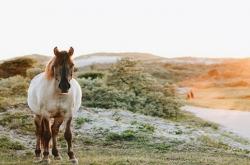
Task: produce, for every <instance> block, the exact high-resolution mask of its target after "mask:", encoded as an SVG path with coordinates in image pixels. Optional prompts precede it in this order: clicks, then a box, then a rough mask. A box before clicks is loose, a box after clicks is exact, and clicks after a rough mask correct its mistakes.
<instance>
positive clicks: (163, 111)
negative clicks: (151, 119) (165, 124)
mask: <svg viewBox="0 0 250 165" xmlns="http://www.w3.org/2000/svg"><path fill="white" fill-rule="evenodd" d="M85 75H86V73H85ZM96 75H98V74H96ZM79 77H80V78H78V81H79V83H80V85H81V87H82V91H83V105H84V106H88V107H99V108H122V109H127V110H130V111H133V112H140V113H143V114H146V115H152V116H159V117H165V118H171V117H176V116H177V115H178V112H179V108H180V106H181V102H180V101H179V99H178V98H177V97H176V96H175V93H174V90H173V89H172V87H171V86H170V85H168V84H165V85H162V84H160V83H159V82H157V81H156V79H155V78H154V77H152V76H151V75H150V74H148V73H146V72H145V71H144V68H143V67H140V66H139V65H138V63H137V62H135V61H130V60H128V59H124V60H121V61H120V62H118V63H117V64H115V65H113V66H112V67H111V68H110V70H109V72H108V73H107V75H106V76H102V77H98V76H97V78H94V79H93V78H92V77H91V78H85V77H84V76H81V75H80V76H79Z"/></svg>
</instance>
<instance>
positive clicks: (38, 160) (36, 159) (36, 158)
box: [33, 157, 42, 163]
mask: <svg viewBox="0 0 250 165" xmlns="http://www.w3.org/2000/svg"><path fill="white" fill-rule="evenodd" d="M41 161H42V158H41V157H35V158H34V161H33V162H34V163H40V162H41Z"/></svg>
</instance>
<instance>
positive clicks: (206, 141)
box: [198, 135, 231, 150]
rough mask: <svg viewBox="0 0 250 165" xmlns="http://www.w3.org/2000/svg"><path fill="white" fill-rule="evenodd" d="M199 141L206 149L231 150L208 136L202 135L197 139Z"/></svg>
mask: <svg viewBox="0 0 250 165" xmlns="http://www.w3.org/2000/svg"><path fill="white" fill-rule="evenodd" d="M198 140H199V141H201V142H202V143H204V144H205V145H206V146H208V147H213V148H223V149H226V150H228V149H231V147H230V146H228V145H227V144H225V143H223V142H221V141H217V140H214V139H212V138H211V137H209V136H206V135H202V136H200V137H199V138H198Z"/></svg>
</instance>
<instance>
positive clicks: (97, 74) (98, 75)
mask: <svg viewBox="0 0 250 165" xmlns="http://www.w3.org/2000/svg"><path fill="white" fill-rule="evenodd" d="M77 77H78V78H85V79H88V78H90V79H91V80H93V79H97V78H103V77H104V74H103V73H101V72H86V73H80V74H79V75H78V76H77Z"/></svg>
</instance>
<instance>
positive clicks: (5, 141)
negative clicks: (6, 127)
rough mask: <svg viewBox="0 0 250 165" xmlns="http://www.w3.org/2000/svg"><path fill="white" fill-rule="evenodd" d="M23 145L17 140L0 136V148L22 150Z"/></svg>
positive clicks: (3, 149)
mask: <svg viewBox="0 0 250 165" xmlns="http://www.w3.org/2000/svg"><path fill="white" fill-rule="evenodd" d="M24 149H25V146H24V145H23V144H21V143H19V142H17V141H12V140H10V139H9V138H8V137H5V136H1V137H0V150H2V151H6V150H24Z"/></svg>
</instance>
